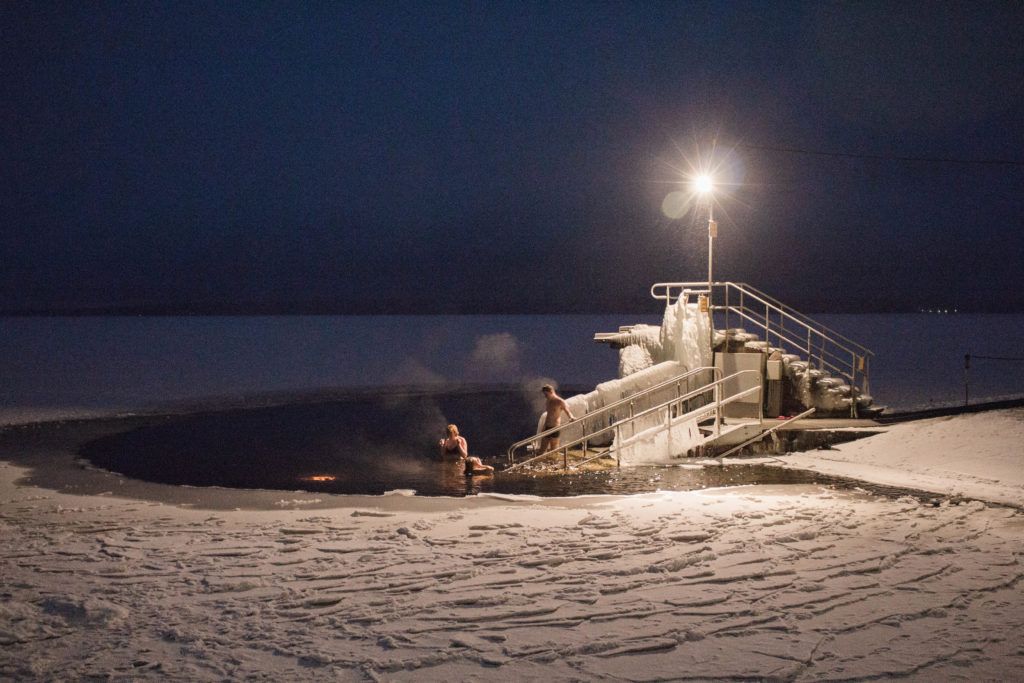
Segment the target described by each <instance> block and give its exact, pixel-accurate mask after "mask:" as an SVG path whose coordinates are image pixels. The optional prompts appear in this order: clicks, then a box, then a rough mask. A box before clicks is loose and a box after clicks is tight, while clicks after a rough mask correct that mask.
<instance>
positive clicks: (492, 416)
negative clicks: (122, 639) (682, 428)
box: [79, 391, 838, 496]
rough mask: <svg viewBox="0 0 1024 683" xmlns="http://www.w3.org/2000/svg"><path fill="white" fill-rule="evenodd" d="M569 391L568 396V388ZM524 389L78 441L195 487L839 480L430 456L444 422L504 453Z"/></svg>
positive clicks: (607, 489)
mask: <svg viewBox="0 0 1024 683" xmlns="http://www.w3.org/2000/svg"><path fill="white" fill-rule="evenodd" d="M567 393H569V392H567ZM528 398H529V397H527V396H525V395H524V394H522V393H521V392H518V391H485V392H461V393H454V394H453V393H425V392H420V393H416V394H400V393H390V394H386V395H374V394H363V395H356V396H351V397H348V398H344V399H336V400H331V401H324V402H319V403H304V404H292V405H284V406H279V407H268V408H258V409H247V410H231V411H223V412H215V413H206V414H200V415H187V416H180V417H166V418H161V419H157V420H154V421H153V422H152V423H151V424H148V425H145V426H141V427H136V428H134V429H132V430H130V431H126V432H123V433H120V434H113V435H111V436H106V437H103V438H100V439H98V440H95V441H92V442H89V443H87V444H85V445H84V446H82V447H81V448H80V450H79V454H80V455H81V456H82V457H84V458H86V459H88V460H89V461H91V462H92V463H93V464H95V465H97V466H99V467H101V468H103V469H107V470H110V471H113V472H118V473H120V474H123V475H126V476H129V477H132V478H136V479H143V480H147V481H155V482H160V483H166V484H177V485H182V484H187V485H193V486H227V487H238V488H264V489H282V490H304V491H309V492H324V493H345V494H382V493H384V492H386V491H392V490H403V489H404V490H412V491H415V492H416V494H417V495H427V496H438V495H443V496H465V495H473V494H477V493H483V492H492V493H507V494H533V495H541V496H572V495H584V494H600V493H640V492H646V491H655V490H658V489H663V490H691V489H700V488H708V487H718V486H738V485H745V484H807V483H826V484H834V483H837V481H838V480H836V479H834V478H830V477H826V476H822V475H817V474H814V473H811V472H800V471H790V470H783V469H780V468H775V467H765V466H758V465H729V466H724V467H695V466H692V465H689V466H687V465H686V464H685V462H684V463H683V464H682V465H681V466H678V467H667V468H666V467H626V468H621V469H618V468H615V469H612V470H608V471H604V472H588V473H579V474H560V473H559V474H540V475H531V474H525V473H524V474H519V473H511V474H506V473H503V472H501V471H500V470H499V471H498V472H497V473H496V474H494V475H489V476H476V477H466V476H465V475H464V474H463V470H462V467H460V466H459V465H458V463H456V462H453V461H451V460H447V461H446V460H443V459H441V458H439V457H437V455H436V454H435V450H434V444H435V443H436V441H437V439H438V438H440V436H441V434H442V433H443V428H444V425H445V424H446V423H447V421H448V420H449V419H452V420H456V421H458V423H459V425H460V429H461V430H462V432H463V433H464V434H465V435H466V436H467V439H468V441H469V444H470V452H471V453H472V454H474V455H479V456H481V457H482V458H484V460H485V461H490V462H492V463H494V464H496V465H498V466H499V468H500V467H501V466H502V464H503V463H504V459H503V453H504V450H505V448H507V446H508V445H509V444H510V443H512V442H513V441H515V440H517V439H518V438H522V435H524V434H529V433H530V432H531V430H532V428H533V427H534V426H535V415H536V412H535V408H534V407H533V406H532V405H530V403H529V402H528Z"/></svg>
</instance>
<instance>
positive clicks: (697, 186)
mask: <svg viewBox="0 0 1024 683" xmlns="http://www.w3.org/2000/svg"><path fill="white" fill-rule="evenodd" d="M693 191H694V192H696V193H697V194H698V195H700V196H702V197H706V198H707V200H708V330H709V331H708V349H709V350H710V351H711V353H712V355H713V354H714V352H715V351H714V349H715V318H714V315H713V314H712V309H711V286H712V284H713V283H714V280H713V279H712V265H713V263H714V253H715V238H716V237H718V223H716V222H715V199H714V196H713V194H714V191H715V181H714V179H713V178H712V177H711V176H710V175H707V174H702V175H699V176H697V177H696V178H694V179H693Z"/></svg>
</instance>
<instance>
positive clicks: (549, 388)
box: [540, 384, 555, 394]
mask: <svg viewBox="0 0 1024 683" xmlns="http://www.w3.org/2000/svg"><path fill="white" fill-rule="evenodd" d="M540 393H542V394H553V393H555V388H554V387H553V386H551V385H550V384H545V385H544V386H542V387H541V388H540Z"/></svg>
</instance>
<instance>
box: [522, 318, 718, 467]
mask: <svg viewBox="0 0 1024 683" xmlns="http://www.w3.org/2000/svg"><path fill="white" fill-rule="evenodd" d="M708 333H709V328H708V316H707V314H702V313H701V312H700V311H699V310H698V308H697V306H696V304H688V303H687V302H686V301H685V300H682V299H680V300H679V301H677V302H676V303H674V304H669V305H667V306H666V307H665V315H664V318H663V321H662V324H661V326H660V327H658V326H654V325H634V326H632V327H630V328H628V329H625V330H623V331H622V332H620V334H619V335H618V336H617V337H616V340H615V342H614V343H615V345H616V346H619V347H620V351H619V377H618V378H617V379H613V380H609V381H607V382H602V383H601V384H598V385H597V386H596V387H595V388H594V390H593V391H590V392H587V393H585V394H578V395H576V396H573V397H572V398H570V399H568V400H567V401H566V403H567V404H568V406H569V410H570V411H571V412H572V414H573V415H575V416H576V417H578V418H580V420H579V422H578V423H577V424H574V425H573V426H572V427H568V426H567V427H565V428H563V432H564V436H563V441H566V440H571V439H574V438H579V437H580V436H582V433H583V432H582V429H584V428H585V429H586V430H587V431H588V432H590V433H593V432H594V431H596V430H598V429H600V428H601V427H606V426H609V425H611V424H614V423H616V422H618V421H620V420H622V419H624V418H626V417H628V416H629V415H630V414H631V412H630V411H632V414H634V415H635V414H637V413H640V412H642V411H643V410H646V409H647V408H650V407H652V406H655V405H658V404H660V403H663V402H664V401H665V400H667V399H669V398H671V396H672V395H674V394H673V392H676V391H677V389H676V387H674V386H671V387H666V389H665V391H664V392H653V393H650V394H648V395H646V396H644V397H643V399H638V400H637V401H635V402H633V403H632V405H630V404H628V403H627V404H625V405H622V406H619V407H618V408H615V409H612V410H610V411H606V412H604V413H602V414H601V415H599V416H597V417H593V418H590V419H588V418H587V417H585V416H586V415H588V414H592V413H594V412H596V411H598V410H600V409H602V408H605V407H607V406H610V405H612V404H613V403H615V402H617V401H621V400H622V399H625V398H628V397H630V396H634V395H636V394H638V393H639V392H641V391H643V390H644V389H647V388H649V387H653V386H655V385H657V384H659V383H661V382H665V381H667V380H670V379H672V378H673V377H678V376H679V375H682V374H683V373H685V372H687V371H688V370H694V369H696V368H700V367H707V366H709V365H710V363H711V353H710V349H709V348H708V343H707V339H708ZM709 378H710V376H709V375H704V376H698V377H695V378H694V380H693V381H692V382H690V383H688V384H687V385H685V389H686V390H689V389H695V388H697V387H699V386H700V385H701V384H702V383H706V382H707V381H708V379H709ZM545 418H546V413H545V414H542V415H541V416H540V418H539V420H538V422H537V431H538V432H539V431H541V430H542V429H543V426H544V421H545ZM664 419H665V418H664V414H663V412H658V413H654V414H652V415H650V416H647V417H644V418H642V419H639V420H636V421H635V422H633V423H631V425H630V427H629V431H630V435H629V437H628V438H624V440H623V442H622V443H620V445H619V447H620V457H621V456H626V457H631V458H636V457H639V454H640V453H641V452H643V453H645V454H646V455H645V459H644V460H643V461H644V462H649V461H650V458H651V457H655V458H656V459H657V460H659V461H662V460H666V459H668V458H669V457H670V455H669V451H673V453H675V452H685V451H686V450H687V448H686V445H687V444H689V442H690V441H691V440H692V439H697V438H699V432H698V431H697V428H696V424H692V425H690V424H687V425H673V427H672V429H670V430H667V432H666V433H665V434H663V435H662V436H660V437H654V436H647V435H646V434H647V432H649V431H654V432H656V431H662V430H661V425H662V423H663V422H664ZM612 436H613V435H612V432H611V431H608V432H605V433H604V434H602V435H600V436H599V437H598V438H595V439H593V440H591V442H590V443H591V445H594V446H600V445H607V444H609V443H611V441H612ZM620 436H622V435H620ZM650 439H655V440H656V441H658V442H659V443H661V442H662V441H665V448H654V449H652V448H649V447H647V448H641V447H640V445H641V443H647V442H648V441H650ZM680 439H684V441H685V443H684V444H683V446H682V447H681V450H680ZM666 440H667V441H666ZM627 442H628V443H627ZM627 445H632V446H631V447H630V448H628V449H627ZM658 454H661V455H658Z"/></svg>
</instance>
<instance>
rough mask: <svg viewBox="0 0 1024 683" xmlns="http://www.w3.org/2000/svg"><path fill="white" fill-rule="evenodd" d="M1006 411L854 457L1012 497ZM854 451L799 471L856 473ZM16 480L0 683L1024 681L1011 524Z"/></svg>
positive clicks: (734, 505) (852, 511)
mask: <svg viewBox="0 0 1024 683" xmlns="http://www.w3.org/2000/svg"><path fill="white" fill-rule="evenodd" d="M1020 420H1021V414H1020V411H1016V412H1014V411H1008V412H1005V413H993V414H988V415H976V416H975V415H968V416H961V417H956V418H950V419H947V420H941V421H929V422H922V423H920V424H909V425H900V426H896V427H893V428H891V429H890V430H889V431H888V432H887V433H886V434H884V435H880V436H877V437H872V438H871V439H869V440H867V441H864V442H861V444H857V445H856V448H858V449H863V450H862V451H858V453H860V456H858V457H863V458H865V459H869V460H870V463H871V465H872V466H879V467H882V466H884V467H888V468H890V469H892V470H894V471H897V470H899V469H901V468H904V469H906V468H909V470H910V471H912V472H915V473H914V474H913V475H912V476H914V477H918V476H920V477H923V474H924V472H923V470H927V474H928V475H929V476H930V477H932V478H933V479H932V480H931V481H934V482H942V485H943V486H945V485H951V484H952V483H953V482H954V481H955V482H960V481H964V480H971V479H976V480H979V481H980V480H981V479H982V478H984V477H985V476H986V473H987V472H991V473H992V474H991V476H992V477H993V478H999V479H1001V480H1003V481H1007V480H1008V477H1007V474H1006V471H1008V470H1009V469H1010V463H1011V461H1012V459H1013V457H1014V454H1016V457H1017V458H1018V460H1019V455H1020V451H1019V448H1020V447H1019V445H1017V446H1016V450H1015V451H1013V453H1010V454H1007V453H1006V444H1007V443H1009V441H1010V440H1011V439H1016V444H1020V443H1021V441H1020V435H1019V432H1018V431H1016V430H1019V422H1020ZM976 421H980V422H976ZM982 426H984V427H986V429H987V431H985V430H981V427H982ZM993 430H995V431H993ZM954 434H960V435H962V440H961V441H958V440H955V439H953V438H952V435H954ZM963 435H969V436H970V438H969V439H968V438H967V436H963ZM962 446H973V450H972V451H971V454H970V455H964V454H963V453H962V452H961V451H960V449H961V447H962ZM852 447H853V445H847V446H843V447H841V448H842V450H839V451H822V452H818V453H814V454H809V455H808V456H806V457H808V458H815V459H817V464H816V466H820V463H821V462H822V458H825V457H827V458H832V457H833V456H834V455H836V454H837V453H841V454H842V455H843V457H844V458H846V461H847V462H848V463H852V462H853V461H854V452H853V451H852V450H850V449H851V448H852ZM2 455H3V454H0V457H2ZM801 457H804V456H801ZM901 460H902V462H901ZM795 461H796V460H795V459H794V462H795ZM986 461H992V462H994V464H992V465H991V466H989V465H986V464H985V462H986ZM854 469H855V470H856V468H854ZM1018 469H1020V468H1018ZM26 474H27V472H26V470H25V469H24V468H22V467H20V466H15V465H13V464H9V463H0V534H2V538H3V539H4V543H3V544H2V547H0V578H2V585H0V679H14V680H37V679H41V680H54V679H61V680H64V679H70V680H79V679H91V678H113V679H115V680H118V679H120V680H129V679H130V680H147V679H152V680H157V679H159V680H164V679H169V678H170V679H179V680H213V679H218V680H222V679H225V678H231V679H234V678H249V677H256V678H268V679H273V680H311V679H318V680H319V679H325V678H328V677H330V678H332V679H337V680H389V681H391V680H396V681H401V680H417V681H421V680H486V679H503V680H537V679H544V680H631V681H632V680H680V679H744V678H753V679H770V680H798V681H799V680H849V679H871V678H892V677H909V678H911V679H917V680H948V679H967V680H992V679H1000V680H1013V679H1021V678H1022V677H1024V647H1022V646H1021V643H1024V593H1022V591H1021V589H1020V586H1021V579H1022V577H1024V569H1022V567H1021V565H1020V558H1019V555H1020V552H1021V547H1022V544H1021V540H1022V538H1024V515H1022V513H1021V512H1020V511H1019V510H1018V509H1016V508H1013V507H1004V506H993V505H988V504H986V503H984V502H982V501H977V500H975V501H968V502H962V503H959V504H957V503H956V501H949V500H948V499H947V500H946V501H945V502H942V503H941V504H937V505H933V504H931V503H929V502H927V501H925V502H922V501H920V500H918V499H915V498H910V497H904V498H899V499H893V498H887V497H882V496H875V495H871V494H868V493H857V492H838V491H835V490H830V489H827V488H822V487H817V486H779V487H767V486H753V487H742V488H731V489H719V490H705V491H699V492H659V493H652V494H645V495H636V496H618V497H613V496H589V497H581V498H569V499H566V498H562V499H539V498H536V497H516V496H500V497H499V496H480V497H471V498H465V499H423V498H417V497H409V496H403V495H392V496H382V497H376V498H373V497H344V496H324V495H322V494H318V495H317V496H312V495H307V494H302V493H294V494H293V493H289V494H288V495H287V498H286V500H285V501H283V502H284V504H283V505H281V506H275V505H266V506H264V507H267V508H269V509H262V510H227V511H225V510H208V509H207V510H202V509H196V508H194V507H181V506H176V505H173V504H169V503H161V502H156V501H154V500H150V499H133V498H119V497H115V496H112V495H104V496H74V495H69V494H66V493H60V492H54V491H50V490H47V489H43V488H38V487H36V486H32V485H26V484H24V483H19V480H20V479H22V478H23V477H24V476H25V475H26ZM1019 480H1020V476H1019V475H1017V479H1015V480H1014V481H1017V482H1018V483H1019ZM915 481H916V480H915ZM921 481H924V479H921ZM905 483H909V482H905ZM163 488H166V489H170V487H163ZM936 490H939V491H947V490H949V491H954V490H956V489H955V488H948V489H947V488H942V486H937V487H936ZM266 493H267V492H239V493H235V494H230V495H232V496H234V497H235V498H234V502H235V503H236V504H237V505H239V507H243V508H244V507H249V506H250V505H251V504H252V503H253V501H256V500H257V499H258V500H266ZM224 495H229V494H228V493H227V492H225V493H224ZM258 495H259V496H260V497H258ZM278 497H280V496H278ZM316 499H322V500H318V501H317V502H315V503H311V504H310V505H306V504H305V503H306V502H307V501H314V500H316ZM1019 502H1020V501H1019V500H1018V503H1019ZM325 505H326V506H329V507H324V506H325ZM314 507H315V508H316V509H313V508H314ZM282 508H284V509H282Z"/></svg>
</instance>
